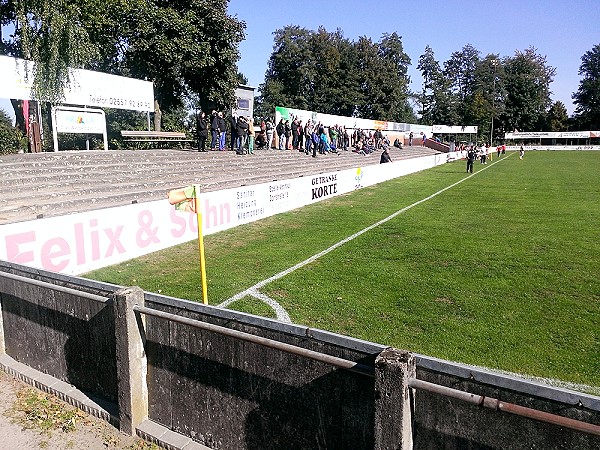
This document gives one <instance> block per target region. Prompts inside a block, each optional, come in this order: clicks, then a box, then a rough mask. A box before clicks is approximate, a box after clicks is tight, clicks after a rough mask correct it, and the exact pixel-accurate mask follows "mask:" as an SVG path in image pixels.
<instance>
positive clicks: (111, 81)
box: [0, 56, 154, 111]
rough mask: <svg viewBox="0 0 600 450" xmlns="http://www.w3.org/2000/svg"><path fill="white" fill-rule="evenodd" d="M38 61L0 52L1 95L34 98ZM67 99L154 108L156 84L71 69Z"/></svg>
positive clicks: (103, 105)
mask: <svg viewBox="0 0 600 450" xmlns="http://www.w3.org/2000/svg"><path fill="white" fill-rule="evenodd" d="M34 69H35V63H34V62H32V61H25V60H23V59H19V58H11V57H9V56H0V98H16V99H20V100H33V96H32V86H33V74H34V73H35V71H34ZM69 80H70V83H69V87H68V88H67V89H65V92H64V100H63V103H65V104H69V105H82V106H95V107H100V108H116V109H129V110H134V111H154V86H153V85H152V82H150V81H143V80H136V79H134V78H127V77H120V76H117V75H109V74H107V73H102V72H93V71H91V70H83V69H70V70H69Z"/></svg>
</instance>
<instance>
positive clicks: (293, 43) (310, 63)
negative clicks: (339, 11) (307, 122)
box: [258, 26, 414, 121]
mask: <svg viewBox="0 0 600 450" xmlns="http://www.w3.org/2000/svg"><path fill="white" fill-rule="evenodd" d="M409 65H410V58H409V57H408V55H406V53H405V52H404V49H403V46H402V40H401V37H400V36H398V34H397V33H392V34H384V35H383V36H382V38H381V40H380V41H379V42H373V41H372V40H371V39H370V38H368V37H365V36H363V37H360V38H359V40H358V41H357V42H351V41H350V40H348V39H347V38H345V37H344V36H343V33H342V31H341V30H339V29H338V30H336V31H335V32H328V31H327V30H325V29H324V28H323V27H320V28H319V29H318V30H317V31H311V30H307V29H306V28H301V27H298V26H287V27H285V28H282V29H279V30H276V31H275V32H274V45H273V52H272V54H271V57H270V58H269V62H268V68H267V72H266V74H265V82H264V83H263V84H261V86H260V94H261V95H260V99H259V101H258V104H259V109H260V111H261V112H260V113H261V114H264V115H267V114H271V113H272V111H273V109H274V108H275V106H277V105H286V106H289V107H293V108H299V109H310V110H315V111H321V112H325V113H329V114H337V115H344V116H355V117H368V118H372V119H382V120H393V121H404V120H409V119H413V118H414V115H413V113H412V109H411V108H410V106H409V104H408V94H409V92H408V83H409V77H408V75H407V71H408V66H409Z"/></svg>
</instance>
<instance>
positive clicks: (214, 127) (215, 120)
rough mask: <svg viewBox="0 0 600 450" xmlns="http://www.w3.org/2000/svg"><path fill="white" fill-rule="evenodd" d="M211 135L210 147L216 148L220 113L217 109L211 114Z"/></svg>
mask: <svg viewBox="0 0 600 450" xmlns="http://www.w3.org/2000/svg"><path fill="white" fill-rule="evenodd" d="M210 135H211V141H210V149H211V150H215V149H216V148H217V141H218V139H219V115H218V114H217V112H216V111H215V110H213V112H212V113H211V115H210Z"/></svg>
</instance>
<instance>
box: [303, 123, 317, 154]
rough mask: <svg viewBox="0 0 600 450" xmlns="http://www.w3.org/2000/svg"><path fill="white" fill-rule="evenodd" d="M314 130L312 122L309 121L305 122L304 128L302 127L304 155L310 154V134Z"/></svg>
mask: <svg viewBox="0 0 600 450" xmlns="http://www.w3.org/2000/svg"><path fill="white" fill-rule="evenodd" d="M314 129H315V127H314V126H313V124H312V120H310V119H309V120H308V122H306V126H305V127H304V139H305V144H304V153H306V154H307V155H308V154H309V153H310V148H311V144H312V134H313V130H314Z"/></svg>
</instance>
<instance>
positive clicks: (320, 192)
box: [0, 154, 447, 275]
mask: <svg viewBox="0 0 600 450" xmlns="http://www.w3.org/2000/svg"><path fill="white" fill-rule="evenodd" d="M446 162H447V155H445V154H439V155H433V156H425V157H421V158H415V159H411V160H402V161H398V162H394V163H390V164H377V165H370V166H366V167H363V168H361V167H357V168H354V169H348V170H343V171H339V172H331V173H323V174H319V175H314V176H307V177H300V178H294V179H290V180H283V181H273V182H271V183H263V184H258V185H254V186H244V187H239V188H234V189H226V190H221V191H214V192H206V193H203V194H201V197H200V207H201V212H202V224H203V233H204V234H206V235H208V234H212V233H215V232H218V231H223V230H226V229H229V228H233V227H235V226H238V225H241V224H245V223H249V222H254V221H256V220H260V219H262V218H265V217H269V216H272V215H274V214H278V213H282V212H286V211H290V210H292V209H295V208H299V207H301V206H304V205H308V204H311V203H315V202H318V201H321V200H325V199H328V198H332V197H334V196H337V195H340V194H345V193H348V192H351V191H354V190H356V189H360V188H362V187H366V186H371V185H374V184H377V183H380V182H382V181H387V180H391V179H393V178H397V177H400V176H403V175H407V174H409V173H413V172H418V171H421V170H425V169H428V168H431V167H434V166H437V165H440V164H444V163H446ZM181 187H183V186H173V189H177V188H181ZM197 226H198V225H197V220H196V216H195V215H194V214H190V213H186V212H182V211H176V210H175V208H174V207H173V206H171V205H170V204H169V202H168V201H167V199H166V198H165V200H159V201H153V202H147V203H138V204H132V205H126V206H120V207H116V208H108V209H102V210H96V211H90V212H83V213H77V214H72V215H66V216H60V217H49V218H44V219H38V220H32V221H27V222H19V223H12V224H6V225H1V226H0V259H2V260H6V261H10V262H15V263H19V264H25V265H28V266H33V267H37V268H42V269H45V270H50V271H54V272H61V273H67V274H75V275H77V274H81V273H84V272H88V271H90V270H94V269H98V268H101V267H105V266H109V265H112V264H116V263H119V262H123V261H126V260H128V259H132V258H137V257H139V256H142V255H145V254H148V253H152V252H155V251H158V250H162V249H164V248H168V247H171V246H174V245H177V244H181V243H183V242H186V241H190V240H193V239H196V238H197Z"/></svg>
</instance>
